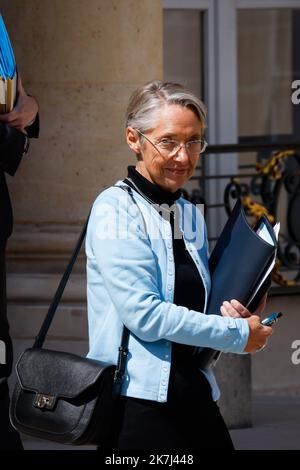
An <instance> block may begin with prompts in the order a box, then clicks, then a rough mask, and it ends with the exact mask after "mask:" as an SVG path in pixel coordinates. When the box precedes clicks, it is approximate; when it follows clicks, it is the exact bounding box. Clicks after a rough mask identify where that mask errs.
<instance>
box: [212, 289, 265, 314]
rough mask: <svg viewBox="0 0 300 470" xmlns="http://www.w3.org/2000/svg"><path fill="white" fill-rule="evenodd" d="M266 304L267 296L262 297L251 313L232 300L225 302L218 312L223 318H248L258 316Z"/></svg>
mask: <svg viewBox="0 0 300 470" xmlns="http://www.w3.org/2000/svg"><path fill="white" fill-rule="evenodd" d="M266 302H267V294H265V295H264V296H263V298H262V300H261V301H260V304H259V306H258V307H257V309H256V310H255V312H253V313H251V312H250V311H249V310H248V309H247V308H246V307H244V305H243V304H241V302H239V301H238V300H235V299H233V300H231V301H230V302H228V301H226V300H225V301H224V302H223V304H222V306H221V308H220V311H221V314H222V316H223V317H232V318H248V317H251V315H257V316H260V315H261V314H262V312H263V311H264V309H265V306H266Z"/></svg>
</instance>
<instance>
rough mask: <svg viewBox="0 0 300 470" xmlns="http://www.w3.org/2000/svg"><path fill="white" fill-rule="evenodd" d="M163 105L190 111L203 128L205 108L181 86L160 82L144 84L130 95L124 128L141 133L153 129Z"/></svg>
mask: <svg viewBox="0 0 300 470" xmlns="http://www.w3.org/2000/svg"><path fill="white" fill-rule="evenodd" d="M165 104H177V105H179V106H182V107H185V108H189V109H191V110H192V111H193V112H194V113H195V114H196V116H197V117H198V119H199V121H200V123H201V125H202V127H203V129H204V128H205V121H206V107H205V105H204V104H203V103H202V101H201V100H200V99H199V98H197V96H196V95H194V94H193V93H192V92H191V91H189V90H186V89H185V88H184V87H183V86H182V85H179V84H178V83H172V82H162V81H160V80H154V81H151V82H148V83H146V84H145V85H143V86H141V87H139V88H137V90H135V91H134V93H133V94H132V95H131V97H130V100H129V104H128V108H127V112H126V127H133V128H135V129H138V130H140V131H141V132H143V133H145V132H147V131H149V130H152V129H154V127H155V126H156V123H157V119H158V111H159V110H160V109H161V108H162V107H163V106H164V105H165Z"/></svg>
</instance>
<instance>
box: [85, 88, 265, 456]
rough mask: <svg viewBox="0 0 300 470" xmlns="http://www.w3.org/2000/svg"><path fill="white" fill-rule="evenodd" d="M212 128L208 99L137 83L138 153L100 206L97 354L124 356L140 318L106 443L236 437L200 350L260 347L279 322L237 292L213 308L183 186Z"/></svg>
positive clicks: (91, 229)
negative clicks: (266, 320) (266, 323)
mask: <svg viewBox="0 0 300 470" xmlns="http://www.w3.org/2000/svg"><path fill="white" fill-rule="evenodd" d="M204 128H205V108H204V105H203V104H202V102H201V101H200V100H199V99H198V98H197V97H195V96H194V95H193V94H192V93H190V92H189V91H187V90H185V89H184V88H182V87H181V86H180V85H177V84H173V83H162V82H160V81H154V82H150V83H148V84H146V85H144V86H142V87H140V88H138V89H137V90H136V92H135V93H134V94H133V95H132V97H131V99H130V102H129V106H128V110H127V119H126V136H127V143H128V145H129V147H130V149H131V150H132V151H133V152H134V153H135V155H136V157H137V164H136V166H135V167H132V166H130V167H129V168H128V175H127V178H126V179H125V180H124V181H118V182H117V183H116V184H115V185H114V186H112V187H110V188H108V189H106V190H105V191H103V192H102V193H101V194H100V196H99V197H98V198H97V199H96V201H95V203H94V206H93V209H92V213H91V217H90V222H89V226H88V231H87V239H86V253H87V276H88V315H89V334H90V351H89V357H91V358H95V359H98V360H102V361H106V362H111V363H114V364H116V362H117V354H118V346H119V344H120V339H121V333H122V327H123V324H124V325H126V326H127V328H128V329H129V330H130V337H129V346H128V348H129V355H128V358H127V364H126V373H125V376H124V379H123V384H122V388H121V395H120V397H119V398H118V403H117V407H116V410H115V412H116V413H115V419H114V426H113V430H112V433H111V434H110V435H109V436H107V442H106V443H105V446H104V447H105V448H106V449H109V448H110V449H114V450H129V449H140V450H141V449H143V450H159V449H160V450H162V449H165V450H170V449H173V450H176V449H177V450H180V451H186V450H189V451H192V450H194V451H199V450H201V449H207V448H209V447H213V448H214V449H216V448H217V449H232V448H233V445H232V442H231V439H230V435H229V433H228V431H227V428H226V426H225V424H224V421H223V419H222V417H221V415H220V412H219V409H218V406H217V404H216V400H217V399H218V398H219V391H218V388H217V384H216V382H215V380H214V376H213V373H212V372H211V371H200V370H199V369H198V366H197V360H196V357H197V355H196V354H195V352H196V351H197V350H198V349H197V348H201V347H211V348H214V349H218V350H220V351H226V352H232V353H238V354H240V353H243V352H255V351H257V350H258V349H259V348H260V347H262V346H263V345H264V344H265V343H266V341H267V338H268V336H269V335H270V334H271V332H272V329H271V328H269V327H263V326H262V325H260V323H259V319H258V317H257V316H251V314H250V312H248V310H247V309H246V308H245V307H243V306H242V305H241V304H240V303H238V302H234V301H233V302H230V303H229V302H226V303H225V304H223V306H222V307H221V313H222V315H219V312H216V315H209V316H206V315H204V312H205V308H206V304H207V298H208V294H209V288H210V277H209V271H208V254H207V239H206V229H205V224H204V220H203V217H202V214H201V212H200V211H198V209H197V208H196V207H195V206H194V205H192V204H191V203H189V202H188V201H186V200H184V199H183V198H182V197H181V190H180V188H181V187H182V186H183V185H184V184H185V183H186V181H187V180H188V179H189V178H190V177H191V176H192V175H193V172H194V170H195V167H196V165H197V163H198V159H199V155H200V154H201V153H202V152H203V151H204V150H205V146H206V143H205V141H204V139H203V135H204ZM122 186H123V187H124V186H126V187H130V188H131V194H132V197H133V199H132V198H131V197H130V195H128V193H127V192H126V191H124V190H122ZM195 224H196V230H194V231H193V229H192V227H193V226H194V225H195ZM232 317H234V318H232ZM243 317H244V318H243ZM246 317H247V318H246ZM104 447H103V448H102V449H103V450H104Z"/></svg>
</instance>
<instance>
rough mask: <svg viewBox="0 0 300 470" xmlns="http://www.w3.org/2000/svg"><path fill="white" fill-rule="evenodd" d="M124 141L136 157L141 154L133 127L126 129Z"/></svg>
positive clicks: (139, 144) (137, 137) (138, 140)
mask: <svg viewBox="0 0 300 470" xmlns="http://www.w3.org/2000/svg"><path fill="white" fill-rule="evenodd" d="M126 140H127V144H128V145H129V147H130V148H131V150H132V151H133V152H134V153H136V154H137V155H139V154H140V153H141V143H140V139H139V136H138V133H137V132H136V130H135V129H134V128H133V127H127V129H126Z"/></svg>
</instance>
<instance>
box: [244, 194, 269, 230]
mask: <svg viewBox="0 0 300 470" xmlns="http://www.w3.org/2000/svg"><path fill="white" fill-rule="evenodd" d="M242 204H243V206H244V207H245V208H246V209H247V211H248V213H249V214H250V215H253V216H254V217H256V220H259V219H260V217H261V216H262V215H265V216H266V217H268V219H269V221H270V222H271V223H274V222H275V218H274V216H273V215H272V214H270V213H269V212H268V210H267V209H266V208H265V206H263V205H262V204H258V203H257V202H254V201H253V200H252V199H251V197H250V196H244V197H242Z"/></svg>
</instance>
